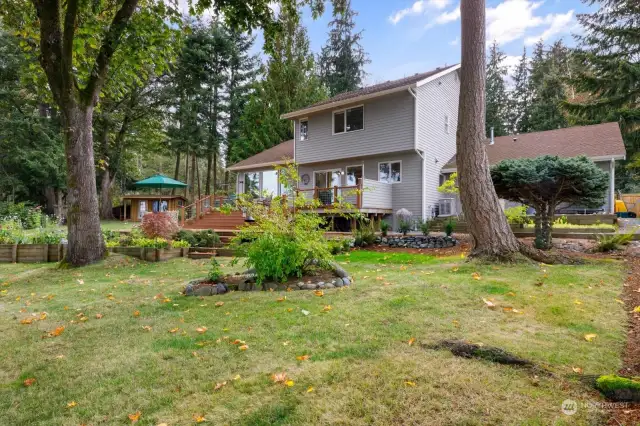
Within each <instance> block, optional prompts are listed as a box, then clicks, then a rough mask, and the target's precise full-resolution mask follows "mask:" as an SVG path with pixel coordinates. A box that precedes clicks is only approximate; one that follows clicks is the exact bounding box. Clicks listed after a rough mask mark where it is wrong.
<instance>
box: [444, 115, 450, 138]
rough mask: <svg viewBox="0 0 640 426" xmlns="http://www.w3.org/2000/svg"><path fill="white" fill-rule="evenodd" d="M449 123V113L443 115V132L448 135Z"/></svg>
mask: <svg viewBox="0 0 640 426" xmlns="http://www.w3.org/2000/svg"><path fill="white" fill-rule="evenodd" d="M450 127H451V123H450V122H449V114H445V115H444V132H445V133H446V134H447V135H448V134H450V133H451V132H450Z"/></svg>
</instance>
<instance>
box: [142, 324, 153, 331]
mask: <svg viewBox="0 0 640 426" xmlns="http://www.w3.org/2000/svg"><path fill="white" fill-rule="evenodd" d="M142 329H143V330H144V331H151V330H152V327H151V326H150V325H144V326H142Z"/></svg>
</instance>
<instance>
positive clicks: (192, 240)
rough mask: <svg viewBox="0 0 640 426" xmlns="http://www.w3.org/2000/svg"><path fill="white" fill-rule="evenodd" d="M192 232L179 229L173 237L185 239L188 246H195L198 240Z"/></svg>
mask: <svg viewBox="0 0 640 426" xmlns="http://www.w3.org/2000/svg"><path fill="white" fill-rule="evenodd" d="M194 234H195V233H194V232H193V231H188V230H186V229H181V230H180V231H178V233H177V234H176V235H175V236H174V237H173V238H174V239H176V240H181V241H187V242H188V243H189V246H190V247H197V246H198V244H197V243H198V240H197V239H196V237H195V235H194Z"/></svg>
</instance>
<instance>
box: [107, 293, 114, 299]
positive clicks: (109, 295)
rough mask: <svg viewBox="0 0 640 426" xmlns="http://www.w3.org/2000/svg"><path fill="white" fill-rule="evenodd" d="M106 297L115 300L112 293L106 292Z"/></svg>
mask: <svg viewBox="0 0 640 426" xmlns="http://www.w3.org/2000/svg"><path fill="white" fill-rule="evenodd" d="M107 299H109V300H115V297H114V296H113V294H111V293H109V294H107Z"/></svg>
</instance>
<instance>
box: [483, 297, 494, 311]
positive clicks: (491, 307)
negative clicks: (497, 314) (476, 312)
mask: <svg viewBox="0 0 640 426" xmlns="http://www.w3.org/2000/svg"><path fill="white" fill-rule="evenodd" d="M482 301H483V302H484V304H485V305H487V308H489V309H495V308H496V304H495V303H493V302H492V301H491V300H487V299H485V298H484V297H483V298H482Z"/></svg>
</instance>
